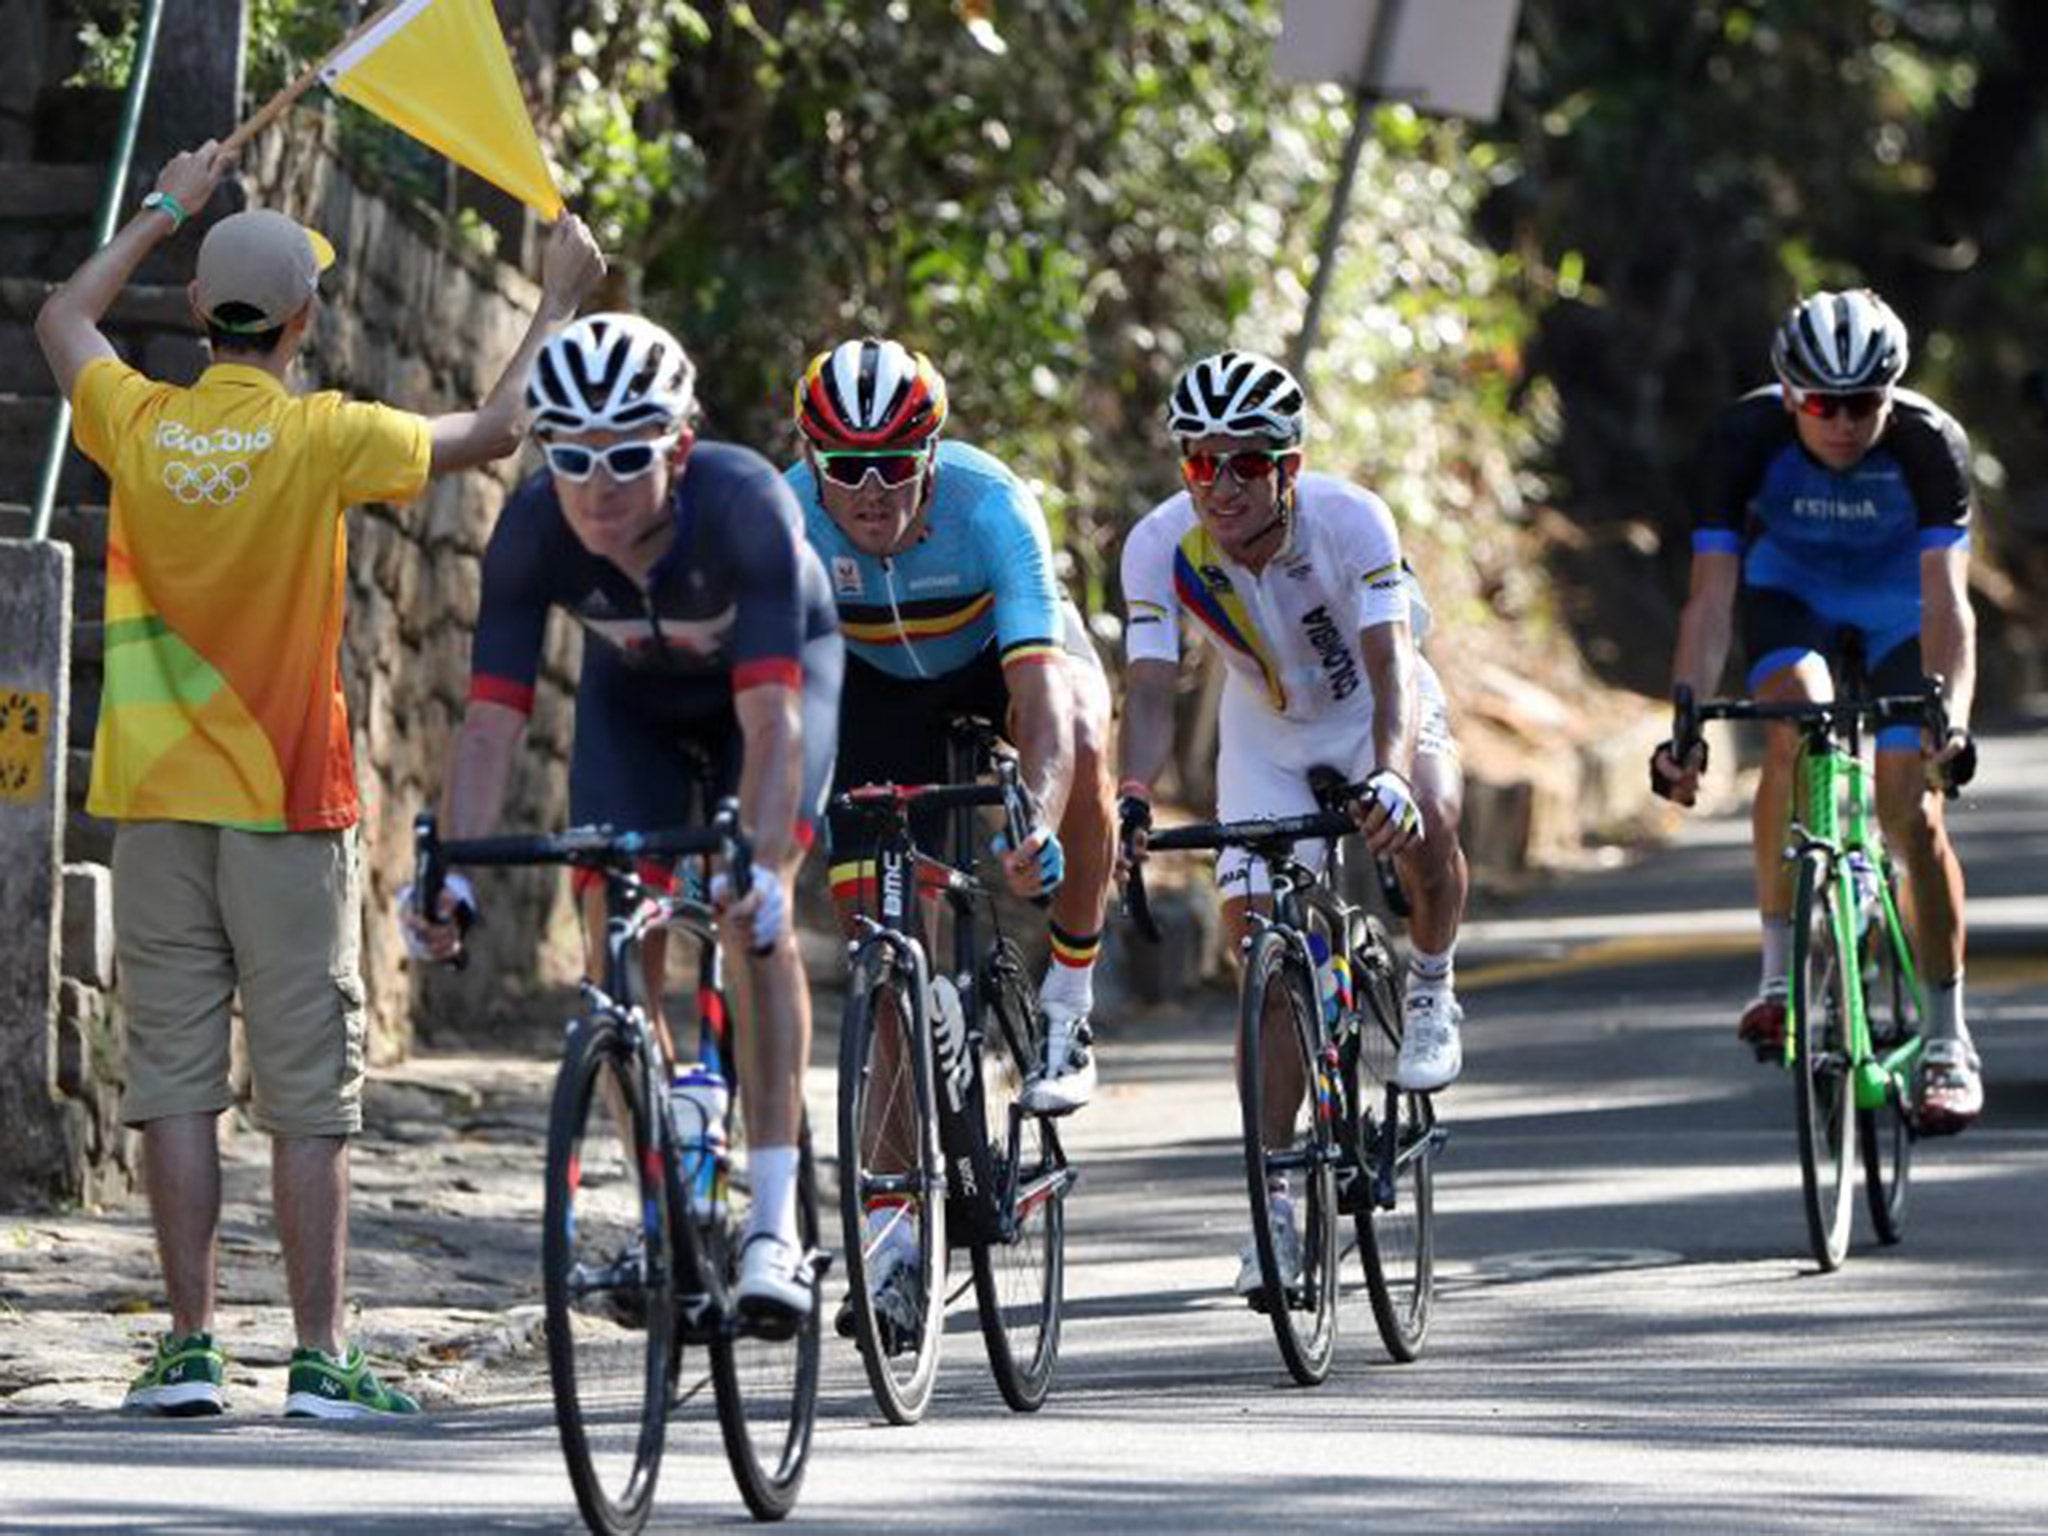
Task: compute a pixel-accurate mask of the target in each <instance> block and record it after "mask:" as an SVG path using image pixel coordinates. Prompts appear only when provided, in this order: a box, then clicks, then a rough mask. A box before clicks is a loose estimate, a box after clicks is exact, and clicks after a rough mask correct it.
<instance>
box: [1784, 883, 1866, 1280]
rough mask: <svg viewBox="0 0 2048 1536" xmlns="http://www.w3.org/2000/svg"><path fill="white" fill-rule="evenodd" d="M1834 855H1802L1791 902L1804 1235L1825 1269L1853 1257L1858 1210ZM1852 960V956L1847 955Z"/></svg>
mask: <svg viewBox="0 0 2048 1536" xmlns="http://www.w3.org/2000/svg"><path fill="white" fill-rule="evenodd" d="M1834 911H1835V902H1834V860H1833V859H1832V858H1831V857H1830V856H1829V855H1828V854H1827V853H1826V852H1825V851H1823V850H1820V849H1808V850H1807V851H1805V852H1804V853H1802V854H1801V855H1800V856H1799V871H1798V879H1797V881H1796V883H1795V885H1794V894H1793V901H1792V977H1791V983H1792V984H1791V992H1790V996H1789V998H1788V1000H1787V1004H1788V1005H1787V1008H1786V1017H1785V1027H1786V1028H1787V1029H1789V1030H1791V1031H1792V1041H1793V1043H1792V1096H1793V1106H1794V1117H1795V1119H1796V1122H1797V1125H1798V1131H1799V1181H1800V1190H1801V1194H1802V1196H1803V1200H1804V1205H1805V1210H1806V1234H1807V1240H1808V1243H1809V1245H1810V1246H1811V1248H1812V1250H1813V1257H1814V1260H1815V1261H1816V1262H1817V1263H1818V1264H1819V1265H1820V1267H1821V1269H1822V1270H1833V1269H1838V1268H1840V1267H1841V1263H1842V1260H1843V1259H1844V1258H1846V1257H1847V1256H1848V1252H1849V1234H1850V1228H1851V1225H1852V1223H1853V1218H1854V1215H1855V1208H1854V1203H1853V1201H1852V1198H1851V1196H1852V1193H1853V1192H1852V1188H1851V1177H1850V1176H1851V1173H1852V1171H1853V1168H1854V1164H1853V1163H1852V1162H1851V1160H1850V1155H1849V1127H1850V1123H1851V1121H1852V1119H1853V1118H1854V1116H1853V1113H1852V1109H1853V1105H1854V1099H1855V1085H1854V1082H1853V1080H1852V1074H1851V1072H1850V1069H1849V1059H1848V1051H1847V1039H1846V1036H1847V1034H1848V1028H1849V1018H1848V1011H1847V1008H1846V1006H1845V1001H1844V995H1843V988H1844V985H1845V982H1844V971H1845V967H1844V964H1843V961H1844V958H1845V957H1844V955H1843V953H1842V951H1841V949H1840V948H1839V947H1838V945H1837V943H1836V932H1837V930H1836V926H1835V921H1834ZM1847 958H1849V959H1850V960H1851V961H1852V963H1853V959H1854V957H1853V955H1851V956H1849V957H1847Z"/></svg>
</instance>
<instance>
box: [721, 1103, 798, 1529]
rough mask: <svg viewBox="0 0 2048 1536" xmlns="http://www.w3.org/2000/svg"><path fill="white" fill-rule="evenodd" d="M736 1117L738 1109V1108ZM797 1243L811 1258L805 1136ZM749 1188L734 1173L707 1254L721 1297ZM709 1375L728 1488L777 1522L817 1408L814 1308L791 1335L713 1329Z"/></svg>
mask: <svg viewBox="0 0 2048 1536" xmlns="http://www.w3.org/2000/svg"><path fill="white" fill-rule="evenodd" d="M742 1114H744V1103H743V1104H742ZM798 1145H799V1149H800V1154H801V1155H800V1156H799V1158H798V1160H797V1182H796V1213H797V1239H798V1241H799V1242H801V1243H802V1244H803V1247H804V1252H805V1253H806V1254H811V1255H815V1254H816V1253H817V1251H818V1196H817V1185H816V1182H815V1173H814V1170H813V1168H812V1164H811V1132H810V1127H809V1126H808V1125H806V1126H805V1127H804V1128H803V1130H802V1131H801V1132H800V1133H799V1138H798ZM752 1203H753V1200H752V1188H751V1185H750V1184H749V1182H748V1180H747V1178H746V1175H745V1172H744V1170H741V1171H737V1172H735V1174H734V1176H733V1178H732V1180H731V1183H730V1190H729V1195H728V1198H727V1202H726V1211H725V1213H724V1216H723V1217H722V1218H721V1219H719V1220H717V1221H716V1223H715V1232H716V1240H715V1241H714V1242H712V1243H710V1244H707V1248H708V1251H710V1252H712V1253H715V1254H719V1255H720V1256H721V1258H722V1259H723V1264H724V1276H723V1278H724V1282H725V1283H724V1286H723V1287H722V1289H723V1291H724V1293H725V1294H726V1295H728V1296H729V1295H731V1294H732V1288H733V1287H734V1286H735V1285H737V1284H738V1283H739V1249H740V1236H741V1234H742V1233H744V1232H745V1231H746V1230H747V1212H748V1209H749V1207H750V1206H751V1205H752ZM711 1376H712V1381H713V1383H714V1384H715V1386H716V1389H717V1394H718V1428H719V1432H720V1434H721V1435H722V1436H723V1437H724V1439H725V1459H726V1460H727V1461H728V1462H729V1463H730V1464H731V1466H732V1475H733V1481H734V1482H736V1483H738V1484H739V1488H740V1497H741V1498H743V1499H745V1500H746V1502H747V1508H748V1509H749V1510H751V1511H753V1515H754V1518H755V1519H756V1520H780V1519H781V1518H782V1517H783V1516H784V1515H786V1514H788V1513H789V1512H790V1510H792V1509H794V1508H795V1507H796V1498H797V1494H798V1492H799V1491H800V1490H801V1489H802V1488H803V1482H804V1468H805V1466H806V1464H807V1463H808V1462H809V1460H810V1454H811V1429H812V1426H813V1425H814V1423H815V1422H816V1418H817V1408H818V1309H817V1307H816V1306H813V1307H812V1308H811V1312H810V1316H809V1317H807V1318H806V1319H805V1320H804V1322H803V1323H802V1324H801V1325H800V1326H799V1327H798V1328H797V1329H796V1331H795V1332H794V1333H785V1334H782V1335H780V1336H777V1335H774V1334H769V1333H765V1332H761V1331H759V1330H757V1329H755V1328H753V1327H750V1326H749V1325H748V1324H746V1323H744V1322H734V1323H730V1324H728V1325H727V1326H725V1327H723V1328H721V1329H720V1331H719V1334H718V1336H717V1338H716V1339H715V1340H713V1342H712V1345H711Z"/></svg>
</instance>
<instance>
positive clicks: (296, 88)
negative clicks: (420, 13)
mask: <svg viewBox="0 0 2048 1536" xmlns="http://www.w3.org/2000/svg"><path fill="white" fill-rule="evenodd" d="M404 3H405V0H389V3H387V4H385V5H381V6H379V7H378V8H377V12H376V14H375V15H373V16H371V17H370V18H369V19H368V20H366V21H364V22H362V23H361V24H360V25H358V26H356V27H355V28H353V29H352V30H351V31H350V32H349V34H348V35H347V36H346V37H344V38H343V39H342V40H341V41H340V42H338V43H336V44H335V45H334V46H333V47H332V48H330V49H328V50H327V51H326V52H325V53H323V54H322V55H321V56H320V57H319V58H318V59H317V60H315V61H314V62H313V63H311V64H308V65H307V66H306V67H305V68H304V69H303V70H301V71H300V72H299V75H298V78H296V79H295V80H293V81H292V83H291V84H290V85H287V86H286V87H285V88H284V89H283V90H281V91H279V92H278V93H277V94H276V95H275V96H273V97H271V98H270V100H268V101H266V102H265V103H264V104H263V105H262V107H261V108H259V109H258V110H257V112H256V114H255V115H254V116H253V117H251V118H250V119H249V120H248V121H247V122H245V123H243V124H242V126H241V127H239V128H237V129H236V130H235V131H234V132H233V133H231V134H229V135H228V137H227V142H226V143H224V144H222V145H221V151H222V153H224V154H232V153H234V152H235V151H236V150H239V149H240V148H241V147H242V146H243V145H244V144H246V143H248V142H249V140H251V139H253V138H255V137H256V135H257V134H259V133H261V132H262V131H263V130H264V129H266V128H268V127H269V126H270V125H271V124H272V123H274V122H276V121H277V120H278V118H280V117H282V116H283V115H284V109H285V108H286V107H289V106H290V105H291V104H292V103H293V102H295V101H297V100H298V99H299V98H300V97H301V96H303V95H305V94H306V92H308V91H310V90H311V89H312V88H313V87H314V86H315V85H317V84H318V83H319V81H320V71H322V70H323V69H325V68H326V67H327V66H328V64H329V63H331V62H332V61H333V59H334V56H335V55H336V54H338V53H340V52H341V51H342V50H343V49H345V48H347V47H348V46H349V44H351V43H353V42H354V41H355V40H356V39H357V38H359V37H361V36H362V35H363V34H364V33H365V32H367V31H369V30H370V28H372V27H374V26H376V25H377V23H378V22H380V21H382V20H383V19H384V17H385V15H386V13H387V12H390V11H394V10H396V9H398V7H399V6H400V5H402V4H404Z"/></svg>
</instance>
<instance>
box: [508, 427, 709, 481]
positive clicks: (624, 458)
mask: <svg viewBox="0 0 2048 1536" xmlns="http://www.w3.org/2000/svg"><path fill="white" fill-rule="evenodd" d="M681 441H682V434H681V433H680V432H671V433H670V434H669V435H668V436H667V437H656V438H649V439H646V440H643V441H640V442H632V443H613V444H612V445H611V446H610V447H609V448H586V447H584V446H583V445H582V444H581V443H543V444H541V449H540V451H541V457H542V458H544V459H546V460H547V461H548V468H549V469H551V470H553V471H554V472H555V473H556V474H558V475H560V476H561V477H562V478H563V479H564V480H573V481H575V482H576V483H577V484H579V485H580V484H582V483H583V482H584V481H585V480H588V479H589V478H590V477H591V476H592V475H594V474H596V473H597V466H598V465H600V464H602V465H603V466H604V472H605V473H606V474H608V475H610V476H611V477H612V478H613V479H614V480H616V481H618V482H620V483H621V484H624V483H625V482H626V481H628V480H638V479H639V478H640V477H641V476H642V475H645V474H650V473H652V472H653V469H654V466H655V465H656V464H658V463H660V462H661V460H662V458H663V457H664V456H665V455H666V454H667V453H668V451H669V450H670V449H671V448H673V447H675V445H676V444H677V443H679V442H681Z"/></svg>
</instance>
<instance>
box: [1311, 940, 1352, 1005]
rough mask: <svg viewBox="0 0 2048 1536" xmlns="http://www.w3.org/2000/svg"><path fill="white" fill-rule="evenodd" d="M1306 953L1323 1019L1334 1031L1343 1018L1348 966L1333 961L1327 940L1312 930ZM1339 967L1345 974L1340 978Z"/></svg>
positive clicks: (1338, 961)
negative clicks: (1311, 961) (1314, 971)
mask: <svg viewBox="0 0 2048 1536" xmlns="http://www.w3.org/2000/svg"><path fill="white" fill-rule="evenodd" d="M1308 953H1309V958H1310V959H1311V960H1313V961H1315V965H1316V996H1317V997H1319V998H1321V999H1322V1002H1323V1019H1324V1021H1325V1022H1326V1023H1328V1024H1329V1025H1330V1027H1331V1028H1333V1029H1334V1028H1335V1027H1336V1025H1337V1021H1338V1019H1339V1018H1341V1017H1342V1016H1343V1013H1344V1007H1345V1003H1346V1001H1347V998H1346V996H1345V994H1346V993H1347V992H1348V991H1349V990H1350V988H1349V986H1348V985H1347V983H1348V980H1349V975H1348V973H1349V971H1350V965H1349V963H1348V962H1347V961H1344V960H1341V959H1338V960H1333V959H1332V958H1331V957H1330V944H1329V940H1327V939H1325V938H1324V937H1323V936H1322V935H1321V934H1320V933H1318V932H1316V931H1315V930H1314V929H1310V930H1309V935H1308ZM1340 967H1342V969H1343V970H1344V972H1345V973H1346V975H1345V976H1344V977H1342V978H1340V977H1339V974H1338V971H1339V968H1340Z"/></svg>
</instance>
